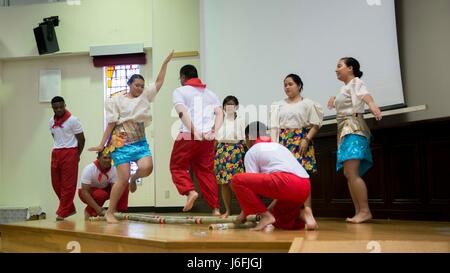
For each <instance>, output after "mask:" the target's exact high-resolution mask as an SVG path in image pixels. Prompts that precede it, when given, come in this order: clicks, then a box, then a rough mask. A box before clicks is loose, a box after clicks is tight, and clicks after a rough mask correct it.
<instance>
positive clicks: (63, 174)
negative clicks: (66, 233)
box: [50, 148, 80, 218]
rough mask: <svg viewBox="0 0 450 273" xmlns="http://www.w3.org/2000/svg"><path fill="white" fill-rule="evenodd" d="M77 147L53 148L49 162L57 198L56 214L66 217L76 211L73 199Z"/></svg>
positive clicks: (75, 187)
mask: <svg viewBox="0 0 450 273" xmlns="http://www.w3.org/2000/svg"><path fill="white" fill-rule="evenodd" d="M79 160H80V156H79V155H78V148H67V149H53V151H52V162H51V167H50V170H51V176H52V186H53V190H54V191H55V193H56V195H57V196H58V199H59V207H58V210H57V211H56V214H57V215H58V216H60V217H64V218H65V217H67V216H69V215H71V214H73V213H75V212H76V210H75V205H74V204H73V199H74V197H75V192H76V190H77V178H78V161H79Z"/></svg>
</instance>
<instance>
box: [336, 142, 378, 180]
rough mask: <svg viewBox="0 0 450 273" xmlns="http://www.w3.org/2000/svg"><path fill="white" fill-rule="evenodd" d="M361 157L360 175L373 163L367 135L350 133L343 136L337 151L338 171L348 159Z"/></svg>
mask: <svg viewBox="0 0 450 273" xmlns="http://www.w3.org/2000/svg"><path fill="white" fill-rule="evenodd" d="M352 159H359V160H361V162H360V165H359V175H360V176H363V175H364V174H365V173H366V172H367V171H368V170H369V169H370V168H371V167H372V165H373V160H372V152H371V151H370V143H369V140H368V139H367V138H366V137H363V136H360V135H356V134H349V135H346V136H344V137H343V139H342V141H341V143H340V145H339V147H338V151H337V162H336V171H337V172H338V171H339V170H340V169H342V168H343V167H344V162H345V161H347V160H352Z"/></svg>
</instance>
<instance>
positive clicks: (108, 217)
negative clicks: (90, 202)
mask: <svg viewBox="0 0 450 273" xmlns="http://www.w3.org/2000/svg"><path fill="white" fill-rule="evenodd" d="M105 218H106V222H108V224H117V223H119V221H117V219H116V217H115V216H114V213H112V212H109V211H107V212H106V213H105Z"/></svg>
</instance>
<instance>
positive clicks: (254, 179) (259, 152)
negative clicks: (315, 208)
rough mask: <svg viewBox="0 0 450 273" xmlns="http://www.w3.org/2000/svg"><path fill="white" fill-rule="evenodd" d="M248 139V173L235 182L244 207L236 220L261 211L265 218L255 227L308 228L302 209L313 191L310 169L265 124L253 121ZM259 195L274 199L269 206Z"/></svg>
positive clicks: (246, 157) (246, 133)
mask: <svg viewBox="0 0 450 273" xmlns="http://www.w3.org/2000/svg"><path fill="white" fill-rule="evenodd" d="M245 139H246V142H247V146H248V147H249V148H250V149H249V150H248V152H247V153H246V155H245V162H244V163H245V171H246V173H240V174H236V175H235V176H234V177H233V179H232V181H231V187H232V188H233V190H234V193H235V194H236V197H237V199H238V201H239V204H240V206H241V209H242V212H241V214H240V215H239V216H238V218H237V220H236V222H243V221H245V218H246V217H247V216H248V215H251V214H257V215H260V216H261V220H260V221H259V223H258V225H257V226H256V227H255V228H253V229H252V230H263V229H264V228H265V227H266V226H268V225H270V224H273V225H274V226H275V227H276V228H280V229H303V228H305V222H307V221H306V220H307V219H304V217H305V216H304V215H303V214H301V213H300V212H301V211H300V210H301V207H302V205H303V204H304V203H305V201H306V199H307V198H308V195H309V193H310V191H311V185H310V181H309V175H308V173H307V172H306V170H305V169H304V168H303V167H302V165H300V163H298V161H297V160H296V158H295V157H294V155H293V154H292V153H291V152H290V151H289V150H288V149H287V148H286V147H284V146H283V145H281V144H279V143H277V142H272V140H271V138H270V137H269V136H268V134H267V127H266V125H264V124H263V123H260V122H253V123H251V124H249V125H248V126H247V127H246V128H245ZM259 196H264V197H268V198H272V199H274V200H273V201H272V203H271V204H270V205H269V207H266V206H265V205H264V203H263V202H262V200H261V199H260V197H259ZM299 215H301V216H300V217H299Z"/></svg>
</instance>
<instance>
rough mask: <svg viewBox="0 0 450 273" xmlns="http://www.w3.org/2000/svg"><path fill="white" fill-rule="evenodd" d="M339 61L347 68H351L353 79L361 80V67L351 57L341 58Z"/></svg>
mask: <svg viewBox="0 0 450 273" xmlns="http://www.w3.org/2000/svg"><path fill="white" fill-rule="evenodd" d="M341 60H342V61H344V63H345V65H346V66H347V67H353V75H354V76H355V77H358V78H361V77H362V76H363V75H364V73H363V72H362V71H361V70H360V68H361V65H360V64H359V62H358V60H357V59H355V58H353V57H344V58H341Z"/></svg>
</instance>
